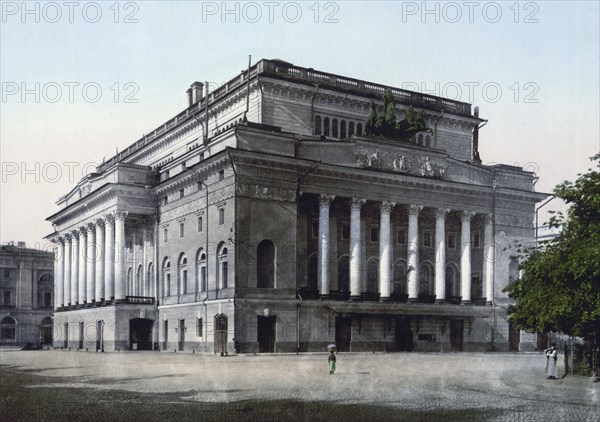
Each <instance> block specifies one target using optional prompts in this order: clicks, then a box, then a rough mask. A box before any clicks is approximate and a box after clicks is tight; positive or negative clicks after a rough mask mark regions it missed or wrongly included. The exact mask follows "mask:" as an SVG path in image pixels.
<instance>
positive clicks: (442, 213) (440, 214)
mask: <svg viewBox="0 0 600 422" xmlns="http://www.w3.org/2000/svg"><path fill="white" fill-rule="evenodd" d="M449 212H450V209H448V208H436V209H435V218H446V216H447V215H448V213H449Z"/></svg>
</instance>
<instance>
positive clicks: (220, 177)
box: [219, 170, 225, 180]
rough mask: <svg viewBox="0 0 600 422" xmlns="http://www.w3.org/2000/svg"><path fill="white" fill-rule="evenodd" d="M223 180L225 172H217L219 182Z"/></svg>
mask: <svg viewBox="0 0 600 422" xmlns="http://www.w3.org/2000/svg"><path fill="white" fill-rule="evenodd" d="M223 179H225V170H219V180H223Z"/></svg>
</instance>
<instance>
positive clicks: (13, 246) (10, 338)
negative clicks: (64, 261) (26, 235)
mask: <svg viewBox="0 0 600 422" xmlns="http://www.w3.org/2000/svg"><path fill="white" fill-rule="evenodd" d="M53 268H54V254H53V253H52V252H47V251H41V250H37V249H30V248H27V247H26V245H25V242H9V243H7V244H4V245H2V249H1V252H0V346H29V347H43V346H46V345H47V346H51V345H52V331H53V330H52V327H53V321H52V312H53V307H52V305H53V303H54V269H53Z"/></svg>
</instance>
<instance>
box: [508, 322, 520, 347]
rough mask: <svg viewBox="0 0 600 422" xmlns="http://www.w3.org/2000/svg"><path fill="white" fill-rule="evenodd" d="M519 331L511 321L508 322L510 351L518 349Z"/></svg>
mask: <svg viewBox="0 0 600 422" xmlns="http://www.w3.org/2000/svg"><path fill="white" fill-rule="evenodd" d="M520 342H521V331H520V330H519V329H518V328H517V327H516V326H515V324H514V323H513V322H511V321H509V322H508V347H509V350H510V351H511V352H518V351H519V343H520Z"/></svg>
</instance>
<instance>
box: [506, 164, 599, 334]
mask: <svg viewBox="0 0 600 422" xmlns="http://www.w3.org/2000/svg"><path fill="white" fill-rule="evenodd" d="M591 159H592V161H593V162H595V164H596V169H595V170H593V169H591V168H590V169H589V170H588V172H587V173H585V174H579V175H578V179H577V180H576V181H575V182H574V183H573V182H568V181H566V182H563V183H561V184H559V185H558V186H556V187H555V188H554V195H556V196H557V197H558V198H561V199H563V200H564V201H565V202H566V203H567V204H568V205H569V209H568V211H567V213H566V215H563V214H562V213H555V215H554V216H553V217H552V218H551V219H550V222H549V224H550V226H551V227H555V228H557V227H560V228H562V230H561V231H560V234H559V235H558V236H557V237H555V238H554V239H552V240H550V241H548V242H545V243H544V244H542V245H540V246H538V247H536V248H533V250H531V251H528V255H527V257H526V259H525V260H524V262H523V263H522V264H521V268H522V269H523V276H522V277H521V278H520V279H519V280H516V281H515V282H514V283H512V284H511V285H509V286H508V287H507V288H506V289H505V290H506V291H507V292H508V294H509V296H510V297H511V298H513V299H516V301H517V303H516V305H514V306H511V307H509V316H510V319H511V320H512V321H513V322H515V323H516V324H517V326H518V327H519V328H521V329H524V330H525V331H529V332H548V331H556V332H563V333H566V334H569V335H573V336H579V337H584V338H586V339H588V340H591V342H592V344H594V343H595V342H598V340H600V172H599V171H598V170H600V154H597V155H595V156H594V157H591Z"/></svg>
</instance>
